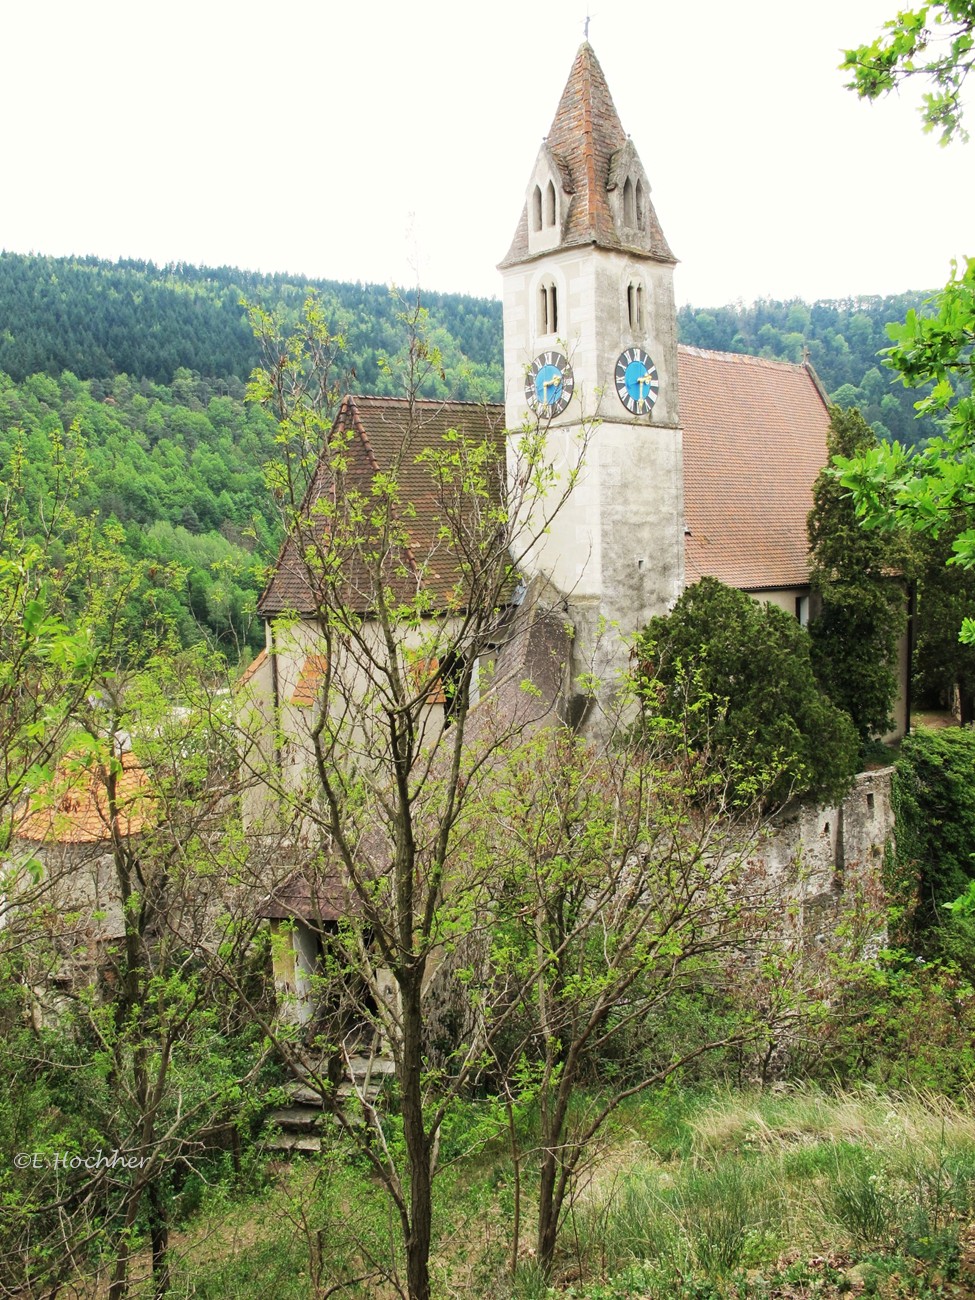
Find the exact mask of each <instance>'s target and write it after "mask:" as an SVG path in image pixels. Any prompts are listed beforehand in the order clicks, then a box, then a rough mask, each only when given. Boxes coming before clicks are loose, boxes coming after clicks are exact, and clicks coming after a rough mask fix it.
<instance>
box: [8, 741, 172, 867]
mask: <svg viewBox="0 0 975 1300" xmlns="http://www.w3.org/2000/svg"><path fill="white" fill-rule="evenodd" d="M121 764H122V771H121V772H120V773H119V777H118V784H117V787H116V798H117V802H118V808H119V821H118V827H119V831H120V833H121V834H122V835H123V836H126V837H127V836H129V835H137V834H138V833H139V831H141V830H142V829H143V828H144V827H146V826H147V825H148V824H149V822H150V820H151V811H152V796H151V794H150V793H149V782H148V780H147V778H146V774H145V771H144V770H143V768H142V766H141V764H140V763H139V761H138V759H137V758H136V757H135V755H134V754H132V753H131V752H128V751H126V752H124V753H123V754H122V755H121ZM14 833H15V835H17V837H18V838H19V839H22V840H30V841H31V842H33V843H38V844H45V843H47V844H98V843H100V842H102V841H107V840H110V839H111V838H112V831H111V824H110V817H109V808H108V792H107V789H106V774H105V772H104V770H103V769H102V767H101V766H100V765H98V764H95V765H93V766H90V767H89V766H87V765H84V764H83V762H82V760H81V759H79V758H77V757H72V756H70V755H69V756H68V757H67V758H66V759H65V760H64V761H63V762H62V764H61V765H60V766H59V767H58V770H57V772H56V773H55V775H54V777H53V778H52V780H51V781H50V782H48V783H47V784H46V785H45V786H43V787H42V788H41V789H40V790H38V791H37V793H36V795H34V797H33V799H31V800H29V801H28V802H27V803H26V804H25V805H24V807H23V808H22V809H21V810H20V814H19V816H18V819H17V821H16V824H15V829H14Z"/></svg>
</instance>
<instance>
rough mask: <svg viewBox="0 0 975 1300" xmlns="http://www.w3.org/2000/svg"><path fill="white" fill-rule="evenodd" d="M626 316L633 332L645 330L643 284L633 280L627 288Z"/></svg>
mask: <svg viewBox="0 0 975 1300" xmlns="http://www.w3.org/2000/svg"><path fill="white" fill-rule="evenodd" d="M626 315H627V321H628V324H629V327H630V329H631V330H639V331H642V330H643V284H642V282H641V281H640V280H631V281H630V283H629V284H628V285H627V286H626Z"/></svg>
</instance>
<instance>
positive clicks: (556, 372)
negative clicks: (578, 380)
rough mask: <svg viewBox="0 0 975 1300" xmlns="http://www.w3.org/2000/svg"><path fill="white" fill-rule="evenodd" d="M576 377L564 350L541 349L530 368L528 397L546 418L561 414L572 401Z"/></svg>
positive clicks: (526, 385)
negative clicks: (545, 350) (542, 350)
mask: <svg viewBox="0 0 975 1300" xmlns="http://www.w3.org/2000/svg"><path fill="white" fill-rule="evenodd" d="M574 387H575V376H574V375H573V374H572V367H571V366H570V365H569V362H568V360H567V358H566V357H565V356H563V354H562V353H561V352H541V353H539V355H538V356H537V357H536V358H535V360H534V361H533V362H532V363H531V365H530V366H529V367H528V373H527V374H526V376H525V398H526V399H527V401H528V405H529V406H530V407H531V408H532V410H533V411H537V412H538V414H539V415H540V416H542V417H543V418H544V419H551V418H553V417H554V416H556V415H561V414H562V412H563V411H564V410H565V408H566V407H567V406H568V405H569V402H570V401H571V400H572V390H573V388H574Z"/></svg>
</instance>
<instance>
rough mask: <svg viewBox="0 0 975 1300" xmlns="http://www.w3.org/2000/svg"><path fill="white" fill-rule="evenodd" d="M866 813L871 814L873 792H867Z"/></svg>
mask: <svg viewBox="0 0 975 1300" xmlns="http://www.w3.org/2000/svg"><path fill="white" fill-rule="evenodd" d="M867 812H873V792H872V791H869V790H868V791H867Z"/></svg>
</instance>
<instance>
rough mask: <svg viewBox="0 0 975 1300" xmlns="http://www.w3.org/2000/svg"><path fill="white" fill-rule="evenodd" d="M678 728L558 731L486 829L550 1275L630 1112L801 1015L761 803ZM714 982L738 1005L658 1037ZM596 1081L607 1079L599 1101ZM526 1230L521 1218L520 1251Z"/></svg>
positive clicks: (515, 1096) (505, 1072)
mask: <svg viewBox="0 0 975 1300" xmlns="http://www.w3.org/2000/svg"><path fill="white" fill-rule="evenodd" d="M692 707H693V706H692ZM674 740H675V735H674V732H673V730H672V729H671V728H670V727H669V726H668V725H667V724H666V723H660V722H658V723H656V724H655V725H652V726H649V727H648V728H647V729H646V730H645V731H643V732H642V733H640V734H639V736H637V737H634V738H633V739H632V740H631V741H630V743H628V744H626V745H622V746H620V745H607V746H606V747H601V746H598V745H594V744H591V743H588V742H586V741H584V740H581V739H579V738H578V737H574V736H572V735H571V734H570V733H568V732H567V731H564V730H559V729H550V730H546V731H544V732H542V733H540V734H539V735H538V736H537V737H535V738H534V739H533V740H531V741H529V742H528V743H526V744H524V745H522V746H521V747H519V749H518V750H517V751H515V752H514V753H513V754H512V757H511V761H510V763H509V764H508V765H507V766H506V767H505V769H504V770H503V771H501V772H499V773H497V775H496V779H495V781H494V782H493V784H492V787H491V789H490V790H487V791H485V796H484V799H483V808H482V809H481V810H480V812H479V817H478V824H477V826H476V828H475V829H474V838H475V842H476V843H477V845H478V849H479V852H480V853H483V854H484V855H485V856H486V858H487V860H488V861H490V862H491V863H492V864H493V865H494V870H495V873H496V875H495V883H494V888H493V890H492V891H491V894H490V895H489V908H490V913H491V921H492V924H491V931H490V937H489V961H490V969H491V971H492V978H491V980H490V981H489V982H488V983H487V993H488V994H489V995H490V993H491V992H492V986H493V988H494V989H499V990H501V991H503V994H504V997H503V1000H502V1001H501V1002H500V1005H496V1006H493V1007H492V1006H491V1005H490V1004H488V1007H487V1008H486V1009H487V1013H488V1014H489V1015H491V1014H493V1015H495V1016H496V1017H499V1018H500V1020H501V1024H500V1025H499V1027H500V1028H501V1029H502V1031H503V1032H502V1033H500V1034H496V1035H495V1036H494V1040H493V1042H492V1050H493V1055H494V1058H495V1062H496V1065H497V1069H498V1071H499V1073H500V1076H501V1083H502V1092H503V1095H504V1096H505V1097H506V1098H508V1100H509V1105H510V1113H511V1117H512V1123H511V1140H512V1148H513V1152H514V1163H515V1182H516V1186H517V1187H518V1189H519V1190H518V1196H517V1200H518V1203H519V1205H520V1185H521V1166H522V1162H523V1161H524V1159H525V1154H526V1153H524V1152H523V1151H519V1149H518V1141H517V1125H516V1124H515V1123H514V1116H515V1114H516V1113H519V1112H524V1111H526V1110H528V1109H529V1108H530V1109H531V1110H532V1113H533V1114H534V1113H537V1117H538V1135H537V1143H535V1145H537V1151H538V1157H539V1160H540V1169H539V1191H538V1220H537V1241H536V1258H537V1260H538V1262H539V1265H540V1266H541V1268H542V1270H543V1271H544V1272H545V1273H546V1274H548V1273H549V1272H550V1271H551V1268H552V1265H553V1262H554V1259H555V1251H556V1245H557V1240H558V1233H559V1229H560V1226H561V1225H562V1223H563V1220H564V1217H565V1214H566V1211H567V1209H568V1207H569V1206H570V1205H571V1203H572V1196H573V1192H574V1190H575V1187H576V1182H577V1179H578V1176H579V1173H580V1171H581V1169H582V1168H583V1166H584V1165H585V1163H586V1162H587V1161H588V1160H589V1158H590V1157H591V1153H592V1146H593V1142H594V1141H595V1140H596V1139H597V1137H598V1135H599V1134H600V1131H601V1130H602V1128H603V1126H604V1125H605V1124H606V1123H607V1121H608V1120H609V1119H610V1117H611V1116H612V1115H613V1114H614V1112H615V1111H616V1110H617V1108H618V1107H619V1106H620V1105H621V1104H622V1103H623V1102H624V1101H625V1100H626V1099H627V1098H630V1097H634V1096H636V1095H637V1094H639V1093H640V1092H643V1091H645V1090H646V1089H648V1088H651V1087H653V1086H655V1085H657V1084H660V1083H662V1082H663V1081H664V1080H666V1079H667V1078H669V1077H670V1076H671V1075H672V1074H674V1073H675V1072H676V1071H679V1070H681V1069H683V1068H685V1067H686V1066H687V1065H688V1064H689V1063H690V1062H691V1061H693V1060H696V1059H698V1058H701V1057H703V1056H705V1055H706V1054H708V1053H715V1052H717V1051H720V1050H722V1049H726V1048H728V1047H729V1046H731V1045H732V1044H736V1045H741V1044H743V1043H754V1042H755V1041H756V1040H761V1041H763V1042H767V1041H769V1040H770V1039H771V1040H774V1038H775V1036H776V1032H777V1030H779V1029H780V1027H781V1024H782V1023H783V1022H784V1021H788V1020H792V1019H793V1018H794V1016H795V1014H796V1009H797V1008H796V1003H795V1001H794V998H793V990H792V989H791V987H790V984H789V980H788V979H787V978H786V979H781V980H780V979H779V976H780V975H781V974H782V973H783V972H784V971H786V970H788V969H789V967H790V963H789V962H788V961H787V960H782V961H781V964H780V963H779V962H778V961H777V958H778V957H781V956H782V954H781V952H779V951H778V945H777V944H776V943H775V941H774V940H773V939H772V938H771V931H772V925H771V923H770V918H771V917H772V915H773V914H775V913H776V909H777V908H778V907H780V906H781V898H778V899H773V892H772V891H771V889H770V888H769V885H768V882H767V880H766V878H765V875H764V873H763V872H762V870H761V869H760V868H759V867H757V866H756V864H755V862H754V860H753V858H752V854H753V852H754V849H755V846H756V843H757V841H758V839H759V837H760V835H761V832H762V829H763V825H764V821H763V817H762V815H761V810H760V807H759V805H758V803H752V804H751V805H750V806H748V807H744V806H742V804H741V802H740V800H738V801H735V802H729V799H728V796H729V793H730V792H729V789H728V787H727V786H726V785H725V784H723V783H721V782H718V783H715V782H713V781H712V780H711V774H710V773H708V772H706V771H703V770H702V769H701V767H700V766H699V764H698V763H697V761H696V758H695V756H693V755H690V754H688V753H686V752H683V753H681V749H680V742H679V741H678V743H677V745H676V746H675V745H674V743H673V742H674ZM739 792H740V791H739ZM763 974H764V975H765V976H767V977H768V978H767V979H765V978H763V977H762V976H763ZM701 985H705V986H706V987H707V989H708V997H709V999H713V1000H714V1001H718V1000H720V999H721V998H722V997H725V998H727V1000H728V1003H729V1005H733V1006H734V1007H735V1013H734V1014H730V1015H729V1016H728V1018H727V1019H726V1020H719V1021H718V1022H717V1023H716V1024H714V1025H712V1026H710V1027H709V1030H708V1031H706V1032H705V1033H704V1034H703V1035H702V1036H701V1037H700V1038H699V1039H695V1038H694V1037H693V1036H692V1035H684V1036H682V1038H681V1040H680V1042H679V1044H677V1045H674V1044H666V1045H664V1044H661V1045H656V1044H655V1043H654V1040H653V1027H654V1025H655V1023H657V1022H658V1021H659V1020H661V1019H662V1018H663V1017H664V1015H665V1012H666V1009H667V1008H668V1007H670V1006H672V1005H673V1003H674V1001H675V1000H677V999H680V998H681V997H682V996H683V995H685V994H686V993H687V992H688V991H692V990H695V989H697V988H699V987H700V986H701ZM482 996H483V995H482ZM713 1004H714V1003H713V1002H712V1005H713ZM505 1018H507V1019H509V1021H510V1023H508V1024H507V1025H505V1024H504V1023H503V1022H504V1019H505ZM587 1078H597V1079H598V1080H599V1087H598V1089H597V1090H596V1091H595V1093H594V1095H593V1096H592V1097H590V1098H589V1099H587V1100H585V1101H583V1100H582V1099H581V1098H580V1084H582V1083H583V1082H584V1081H585V1080H586V1079H587ZM533 1136H534V1135H533ZM518 1235H519V1224H518V1222H516V1223H515V1225H514V1229H513V1239H512V1247H511V1249H512V1259H513V1260H516V1259H517V1256H518Z"/></svg>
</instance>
